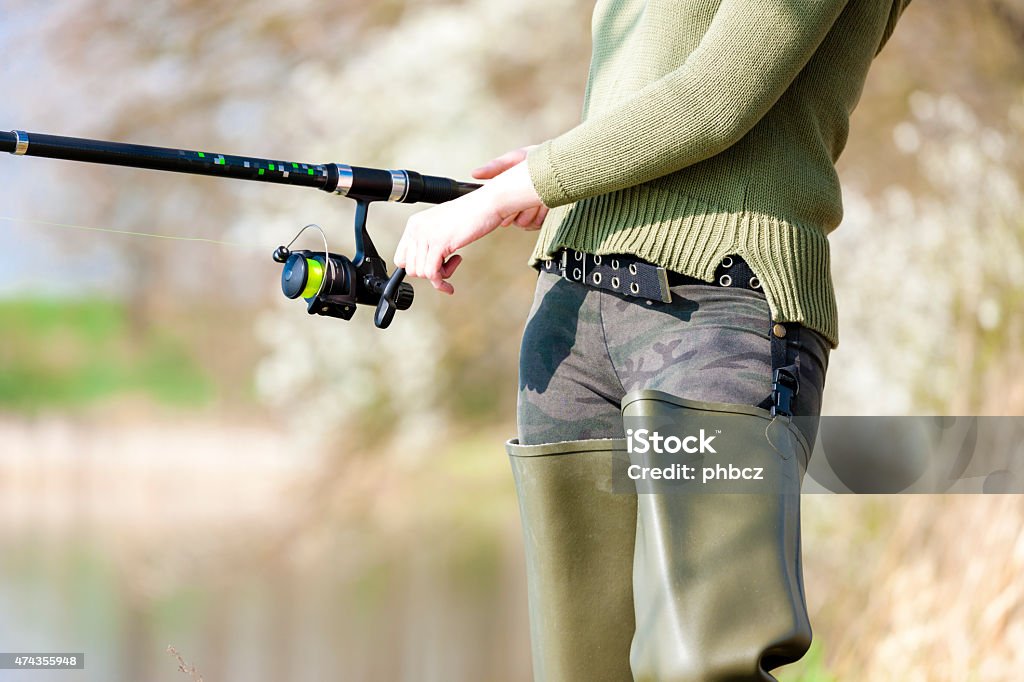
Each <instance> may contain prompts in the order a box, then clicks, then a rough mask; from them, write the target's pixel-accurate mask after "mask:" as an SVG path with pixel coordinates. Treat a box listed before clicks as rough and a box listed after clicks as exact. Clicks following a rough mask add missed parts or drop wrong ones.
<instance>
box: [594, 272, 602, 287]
mask: <svg viewBox="0 0 1024 682" xmlns="http://www.w3.org/2000/svg"><path fill="white" fill-rule="evenodd" d="M592 279H593V280H594V284H600V283H601V273H600V272H595V273H594V276H593V278H592Z"/></svg>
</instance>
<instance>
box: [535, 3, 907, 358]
mask: <svg viewBox="0 0 1024 682" xmlns="http://www.w3.org/2000/svg"><path fill="white" fill-rule="evenodd" d="M909 2H910V0H598V2H597V6H596V8H595V9H594V20H593V42H594V48H593V59H592V62H591V66H590V77H589V81H588V84H587V95H586V101H585V105H584V116H583V123H581V124H580V125H579V126H578V127H576V128H574V129H573V130H571V131H569V132H568V133H566V134H564V135H561V136H560V137H557V138H555V139H553V140H549V141H547V142H545V143H544V144H542V145H540V146H539V147H537V148H535V149H533V150H532V151H531V152H530V154H529V157H528V165H529V169H530V175H531V178H532V179H533V183H534V185H535V187H536V189H537V191H538V193H539V194H540V196H541V199H543V201H544V203H545V204H547V205H548V206H550V207H552V208H553V209H554V210H552V211H551V213H550V214H549V216H548V218H547V220H546V221H545V223H544V226H543V227H542V229H541V231H540V236H539V239H538V241H537V246H536V248H535V250H534V253H533V257H532V258H531V263H536V262H537V261H538V260H544V259H546V258H549V257H550V256H551V254H552V253H553V252H554V251H556V250H557V249H558V248H559V247H563V246H565V247H570V248H575V249H579V250H583V251H588V252H590V253H596V254H610V253H631V254H634V255H636V256H639V257H641V258H644V259H645V260H648V261H651V262H653V263H657V264H659V265H662V266H664V267H666V268H669V269H670V270H675V271H677V272H682V273H685V274H688V275H691V276H694V277H699V278H701V279H703V280H706V281H711V280H712V279H713V278H714V271H715V268H716V267H717V266H718V264H719V263H720V262H721V261H722V258H723V257H724V256H726V255H729V254H739V255H740V256H742V257H743V258H744V259H746V260H747V262H748V263H749V264H750V266H751V267H752V268H753V269H754V271H755V272H756V273H757V274H758V276H759V278H760V279H761V282H762V283H763V286H764V290H765V294H766V296H767V299H768V304H769V306H770V308H771V311H772V315H773V317H774V319H775V320H776V321H780V322H801V323H803V324H804V325H806V326H808V327H810V328H811V329H814V330H816V331H818V332H820V333H821V334H822V335H823V336H825V338H827V339H828V341H829V342H830V343H831V344H832V345H833V346H835V345H837V344H838V341H839V335H838V323H837V317H836V303H835V295H834V292H833V289H832V281H831V275H830V272H829V247H828V239H827V235H828V234H829V233H830V232H831V231H832V230H834V229H835V228H836V227H837V226H838V225H839V222H840V220H841V219H842V196H841V193H840V188H839V181H838V177H837V175H836V171H835V161H836V159H837V158H838V157H839V154H840V152H842V150H843V147H844V145H845V144H846V137H847V132H848V130H849V117H850V112H851V111H853V108H854V106H855V105H856V104H857V101H858V99H859V98H860V94H861V90H862V88H863V85H864V80H865V78H866V76H867V72H868V67H869V66H870V64H871V62H872V60H873V59H874V57H875V55H877V54H878V52H879V51H880V50H881V49H882V46H883V45H884V44H885V42H886V41H887V40H888V38H889V36H890V35H891V33H892V31H893V28H894V27H895V25H896V22H897V20H898V19H899V17H900V14H901V13H902V11H903V9H904V8H905V7H906V5H908V4H909ZM555 207H557V208H555ZM766 325H767V321H766Z"/></svg>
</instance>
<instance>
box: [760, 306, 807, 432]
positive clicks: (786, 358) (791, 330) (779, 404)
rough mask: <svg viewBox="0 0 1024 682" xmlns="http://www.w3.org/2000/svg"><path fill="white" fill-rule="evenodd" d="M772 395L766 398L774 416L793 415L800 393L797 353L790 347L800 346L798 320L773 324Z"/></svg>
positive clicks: (797, 347)
mask: <svg viewBox="0 0 1024 682" xmlns="http://www.w3.org/2000/svg"><path fill="white" fill-rule="evenodd" d="M769 335H770V336H771V340H772V341H771V343H772V395H771V397H770V398H768V399H767V400H766V402H768V405H764V404H762V407H768V408H769V409H770V410H771V413H772V416H773V417H774V416H775V415H783V416H786V417H791V416H793V402H794V400H795V399H796V396H797V394H799V393H800V381H799V378H798V377H799V374H798V372H797V367H796V354H795V353H794V354H793V355H792V356H791V355H790V353H789V349H790V347H793V348H796V349H799V348H800V324H799V323H798V322H789V323H785V324H784V323H781V322H776V323H774V324H773V325H772V328H771V332H770V333H769Z"/></svg>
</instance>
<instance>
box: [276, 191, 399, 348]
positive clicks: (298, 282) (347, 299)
mask: <svg viewBox="0 0 1024 682" xmlns="http://www.w3.org/2000/svg"><path fill="white" fill-rule="evenodd" d="M367 208H368V202H366V201H363V200H358V201H357V203H356V225H355V228H356V255H355V258H353V259H351V260H350V259H349V258H347V257H346V256H343V255H341V254H337V253H331V252H329V251H327V249H326V248H325V249H324V250H323V251H309V250H301V251H291V250H289V248H288V247H287V246H279V247H277V249H276V250H275V251H274V260H275V261H276V262H278V263H281V264H283V265H284V268H283V269H282V271H281V291H282V292H283V293H284V295H285V296H287V297H288V298H292V299H295V298H303V299H305V301H306V304H307V311H308V312H309V314H310V315H323V316H325V317H336V318H339V319H342V320H349V319H352V316H353V315H354V314H355V312H356V306H357V305H372V306H376V309H377V310H376V314H375V315H374V324H375V325H376V326H377V327H378V328H380V329H386V328H387V327H388V326H389V325H390V324H391V321H392V319H394V316H395V313H396V312H397V311H399V310H408V309H409V308H410V307H411V306H412V303H413V298H414V296H415V291H414V290H413V288H412V285H410V284H407V283H405V282H403V281H402V280H403V279H404V278H405V270H404V269H403V268H398V269H397V270H395V272H394V273H393V274H391V275H390V276H389V275H388V271H387V265H386V264H385V262H384V260H383V259H382V258H381V257H380V256H379V255H378V253H377V250H376V248H374V246H373V242H372V241H371V240H370V235H369V234H368V233H367V231H366V213H367ZM307 227H312V226H307ZM305 229H306V228H303V231H305ZM321 232H322V230H321ZM301 234H302V231H300V232H299V235H301ZM299 235H296V239H298V236H299ZM294 242H295V239H293V240H292V243H294ZM325 247H326V237H325Z"/></svg>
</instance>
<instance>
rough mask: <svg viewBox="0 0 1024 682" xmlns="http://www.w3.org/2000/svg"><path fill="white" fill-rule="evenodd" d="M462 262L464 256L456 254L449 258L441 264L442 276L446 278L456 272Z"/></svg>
mask: <svg viewBox="0 0 1024 682" xmlns="http://www.w3.org/2000/svg"><path fill="white" fill-rule="evenodd" d="M461 263H462V256H459V255H455V256H452V257H451V258H449V259H448V260H447V261H446V262H444V263H442V264H441V276H442V277H443V278H444V279H448V278H449V277H451V276H452V275H454V274H455V271H456V270H457V269H458V267H459V264H461Z"/></svg>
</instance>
